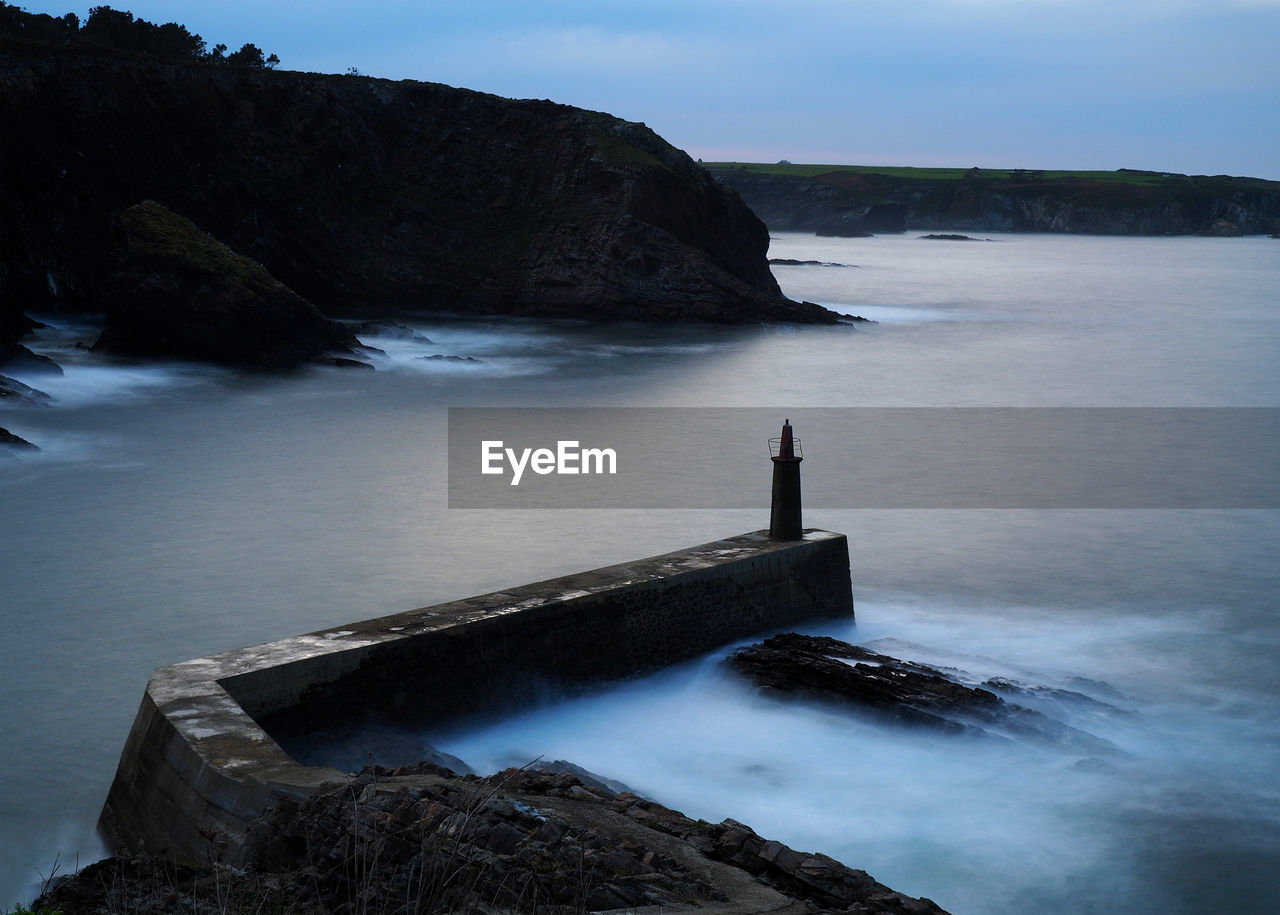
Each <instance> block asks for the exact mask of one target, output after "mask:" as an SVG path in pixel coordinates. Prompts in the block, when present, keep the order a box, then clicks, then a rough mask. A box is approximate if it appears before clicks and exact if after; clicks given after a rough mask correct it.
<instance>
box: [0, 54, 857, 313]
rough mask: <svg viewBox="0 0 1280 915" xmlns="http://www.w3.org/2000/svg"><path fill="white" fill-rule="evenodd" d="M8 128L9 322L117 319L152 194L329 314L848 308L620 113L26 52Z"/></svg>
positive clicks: (0, 304) (696, 172)
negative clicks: (126, 270) (55, 315)
mask: <svg viewBox="0 0 1280 915" xmlns="http://www.w3.org/2000/svg"><path fill="white" fill-rule="evenodd" d="M0 122H3V123H4V125H5V128H4V129H5V138H4V150H3V152H4V155H3V156H2V157H0V189H2V194H0V216H2V217H3V218H2V220H0V244H2V248H0V252H2V254H0V312H2V313H7V314H9V315H10V316H11V317H12V315H13V313H14V312H15V311H18V310H28V311H33V310H34V311H38V310H47V309H54V308H63V309H76V310H88V311H100V310H101V308H102V306H101V295H102V284H103V281H104V280H103V278H104V276H105V275H106V272H107V269H108V267H109V266H110V265H109V260H110V257H111V249H112V221H113V217H116V216H118V214H119V213H120V212H122V211H123V210H125V209H126V208H128V207H130V206H132V205H134V204H136V203H138V202H139V201H141V200H144V199H153V200H156V201H159V202H160V203H162V204H164V205H165V206H166V207H168V208H169V209H170V210H172V211H173V212H175V213H177V214H179V215H181V216H183V217H186V218H187V219H190V220H192V221H193V222H194V223H196V224H197V225H199V226H200V227H201V228H202V229H204V230H205V231H207V232H209V233H210V234H211V235H213V236H214V237H216V238H217V239H218V240H219V241H221V242H223V243H225V244H226V245H227V246H228V247H230V248H231V249H232V250H234V251H236V252H237V253H239V254H242V255H245V256H248V257H251V258H254V259H256V260H257V261H259V262H261V263H262V264H263V266H264V267H265V268H266V269H267V270H268V271H270V273H271V274H272V275H273V276H275V277H276V278H278V279H279V280H280V281H281V282H283V283H284V284H285V285H287V286H288V287H290V288H291V289H293V290H294V291H295V292H297V293H298V294H299V295H300V296H302V297H303V298H305V299H307V300H309V301H311V302H313V303H315V304H316V305H317V306H318V307H320V308H321V309H322V310H323V311H326V312H330V313H332V312H344V313H352V312H365V313H369V312H392V311H395V310H399V309H426V310H441V311H457V312H484V313H499V314H501V313H507V314H537V315H565V316H577V317H590V318H605V319H638V320H672V321H689V320H705V321H754V320H784V321H823V322H825V321H831V320H834V316H833V315H831V314H830V313H828V312H826V311H825V310H823V309H821V308H818V307H817V306H808V305H803V304H800V303H796V302H791V301H789V300H787V299H785V298H784V297H783V296H782V295H781V294H780V292H779V290H778V286H777V284H776V282H775V281H774V279H773V277H772V275H771V274H770V272H769V268H768V263H767V260H766V252H767V246H768V235H767V231H766V229H765V227H764V226H763V225H762V224H761V223H760V221H759V220H758V219H757V218H756V217H755V216H754V215H753V214H752V213H751V212H750V211H749V210H748V209H747V208H746V207H745V206H743V205H742V203H741V201H740V200H739V199H738V197H737V195H736V194H735V193H733V192H732V191H729V190H727V189H726V188H724V187H722V186H721V185H720V184H718V183H717V182H716V181H714V180H713V179H712V178H711V177H710V176H709V175H708V174H707V173H706V172H705V171H703V170H702V169H700V168H699V167H698V166H697V165H696V164H694V163H693V162H692V161H691V160H690V159H689V158H688V156H686V155H685V154H684V153H682V152H680V151H679V150H676V149H675V148H673V147H672V146H670V145H669V144H667V143H666V142H664V141H663V140H662V139H661V138H659V137H657V136H656V135H655V134H654V133H653V132H652V131H650V130H648V129H647V128H645V127H644V126H643V125H640V124H631V123H627V122H624V121H620V120H618V119H616V118H613V117H610V116H608V115H605V114H599V113H594V112H588V111H583V110H580V109H575V108H570V107H566V106H564V105H557V104H553V103H551V102H546V101H542V102H537V101H523V102H521V101H511V100H507V99H501V98H497V97H494V96H489V95H484V94H481V93H476V92H470V91H466V90H460V89H452V88H448V87H445V86H441V85H435V84H427V83H417V82H410V81H404V82H390V81H386V80H376V79H370V78H365V77H354V76H325V75H317V74H302V73H279V72H273V71H267V70H245V69H236V68H229V67H211V66H202V65H198V64H195V65H184V64H175V63H165V62H161V61H157V60H139V59H128V58H121V57H113V56H107V55H99V54H94V53H90V52H85V51H76V50H73V49H63V50H58V49H43V50H40V49H32V48H30V47H25V46H21V45H16V44H12V43H8V44H0ZM6 320H8V319H6Z"/></svg>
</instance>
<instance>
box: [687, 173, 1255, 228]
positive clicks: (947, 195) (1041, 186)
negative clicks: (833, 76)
mask: <svg viewBox="0 0 1280 915" xmlns="http://www.w3.org/2000/svg"><path fill="white" fill-rule="evenodd" d="M707 168H708V170H709V171H711V173H712V174H714V175H715V176H716V178H717V179H719V180H720V181H722V182H723V183H724V184H725V185H727V186H728V187H732V188H733V189H735V190H736V191H737V192H738V193H739V194H741V195H742V198H743V200H745V201H746V202H747V204H748V205H749V206H750V207H751V209H752V210H754V211H755V213H756V215H757V216H759V217H760V218H761V219H763V220H764V221H765V222H766V223H767V224H768V225H769V228H770V229H773V230H774V231H779V232H786V231H793V232H816V233H817V234H819V235H842V236H858V235H866V234H874V233H877V232H903V231H907V230H912V229H919V230H932V229H972V230H979V231H987V232H997V231H1004V232H1067V233H1074V232H1080V233H1093V234H1100V235H1247V234H1261V233H1271V232H1280V182H1277V181H1264V180H1262V179H1258V178H1234V177H1230V176H1227V175H1215V176H1206V175H1195V176H1189V175H1174V174H1166V173H1161V172H1142V171H1132V170H1125V169H1121V170H1120V171H1118V172H1101V173H1090V172H1077V173H1070V172H1066V173H1053V172H1048V173H1046V172H1037V171H1027V170H1024V169H1014V170H1012V171H1003V170H1001V171H986V170H983V169H978V168H973V169H969V170H967V171H965V170H963V169H886V170H885V171H883V172H880V171H876V170H874V169H869V168H839V167H835V166H833V167H831V168H830V169H829V170H822V168H821V167H819V166H795V167H790V166H788V165H785V164H782V163H780V164H779V165H777V166H768V165H752V164H742V163H716V164H714V165H708V166H707Z"/></svg>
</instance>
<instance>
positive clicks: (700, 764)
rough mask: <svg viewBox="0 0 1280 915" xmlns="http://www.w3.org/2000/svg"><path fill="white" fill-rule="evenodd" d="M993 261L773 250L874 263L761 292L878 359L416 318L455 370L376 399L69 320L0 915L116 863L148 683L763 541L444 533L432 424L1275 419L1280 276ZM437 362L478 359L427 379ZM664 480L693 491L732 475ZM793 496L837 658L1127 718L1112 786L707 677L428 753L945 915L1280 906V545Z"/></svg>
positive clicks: (772, 334)
mask: <svg viewBox="0 0 1280 915" xmlns="http://www.w3.org/2000/svg"><path fill="white" fill-rule="evenodd" d="M989 237H990V238H992V239H993V240H992V241H981V242H944V241H923V240H920V239H918V238H916V237H915V236H914V235H907V236H897V237H892V236H890V237H878V238H872V239H818V238H814V237H812V236H804V235H783V236H780V237H778V238H776V239H775V241H774V244H773V250H772V251H771V254H772V255H773V256H776V257H789V258H795V259H802V260H820V261H825V262H834V263H841V264H849V265H856V266H848V267H811V266H799V267H797V266H777V267H775V268H774V269H775V275H776V276H777V277H778V279H779V282H780V283H781V284H782V286H783V289H784V290H785V291H786V292H787V293H788V294H789V295H791V296H793V297H796V298H805V299H809V300H812V301H818V302H822V303H824V304H828V305H830V306H832V307H835V308H837V309H839V310H842V311H846V312H848V313H856V314H863V315H865V316H867V317H870V318H874V319H875V320H877V321H878V322H879V323H878V324H875V325H870V326H860V327H837V328H796V327H781V328H778V327H774V328H764V327H748V328H651V327H640V326H623V327H607V328H599V327H593V326H591V325H586V324H579V323H575V322H533V321H440V320H423V321H422V322H420V323H416V324H415V326H416V327H417V329H418V330H420V331H421V333H423V334H425V335H426V336H427V337H429V338H431V340H432V341H433V342H430V343H428V342H425V341H422V340H412V339H408V340H405V339H394V338H390V337H380V338H378V339H370V340H368V341H367V342H371V343H373V344H375V345H377V346H380V347H382V348H383V349H385V350H386V356H384V357H378V360H377V361H378V368H379V371H377V372H355V371H345V372H344V371H340V370H333V369H314V370H309V371H306V372H301V373H299V374H296V375H290V376H286V377H279V376H271V375H252V374H242V373H234V372H229V371H222V370H217V369H209V368H203V367H192V366H186V365H160V366H156V365H145V366H131V365H126V364H115V363H107V362H103V361H102V360H100V359H98V358H97V357H94V356H91V355H90V354H87V353H85V352H83V351H82V350H79V349H76V348H74V347H73V346H72V345H71V344H72V342H73V341H74V340H76V339H83V338H86V337H89V336H91V334H92V331H91V329H88V328H80V327H76V326H74V325H68V324H64V323H62V322H58V321H57V319H56V318H54V319H52V320H53V321H54V322H55V323H57V324H58V325H59V327H58V328H55V329H53V330H50V331H45V332H42V336H41V338H39V339H37V340H35V341H34V343H33V344H32V346H33V348H35V349H37V350H42V351H46V352H49V353H50V354H52V355H54V356H55V357H56V358H58V359H59V360H60V361H61V362H62V363H63V365H64V366H65V368H66V374H65V376H63V377H62V378H51V377H49V376H37V375H34V374H33V375H18V377H19V378H20V379H21V380H23V381H26V382H27V383H29V384H31V385H33V386H35V387H38V388H41V389H44V390H46V391H48V392H49V393H50V394H53V395H54V396H55V397H56V398H57V402H56V404H55V405H53V406H49V407H45V408H36V407H30V408H22V407H14V406H11V405H4V406H3V407H0V426H5V427H6V428H9V429H10V430H12V431H14V432H16V433H18V434H20V435H22V436H24V437H25V438H28V439H30V440H32V441H35V442H36V443H37V444H39V445H41V447H42V448H43V449H44V450H43V451H42V453H41V454H39V455H35V456H32V457H28V458H23V459H21V460H15V461H8V462H5V463H4V464H0V624H2V625H3V633H4V637H3V639H2V640H0V700H2V701H0V734H2V735H3V740H4V750H5V752H4V753H3V755H0V785H3V789H0V906H2V905H4V904H7V903H9V902H12V901H14V900H17V899H18V898H23V897H27V896H29V895H30V893H31V890H32V888H33V887H32V883H33V881H35V880H36V879H38V876H37V875H38V873H39V872H46V873H47V872H48V870H49V869H50V867H51V866H52V865H53V862H54V856H55V855H57V854H59V853H60V854H61V863H62V866H63V868H64V869H65V868H66V867H67V866H69V865H73V864H74V862H75V859H76V856H77V854H78V855H79V860H80V861H81V863H83V862H85V861H86V860H88V859H91V858H92V857H94V856H95V855H96V854H98V853H100V850H99V849H98V847H97V845H96V841H95V839H94V837H93V825H94V822H95V820H96V817H97V813H98V810H99V809H100V807H101V804H102V801H103V799H104V797H105V794H106V790H107V787H108V785H109V784H110V780H111V777H112V774H113V773H114V768H115V763H116V760H117V758H118V754H119V752H120V749H121V746H122V744H123V741H124V738H125V735H126V734H127V732H128V728H129V725H130V723H131V721H132V718H133V715H134V712H135V711H136V709H137V705H138V702H139V699H140V698H141V694H142V689H143V686H144V684H145V682H146V678H147V676H148V675H149V674H150V672H151V671H152V670H153V669H155V668H156V667H158V666H160V665H163V664H167V663H172V662H175V661H179V660H183V659H186V658H189V657H195V656H199V655H201V654H207V653H211V652H215V651H219V650H223V649H228V648H234V647H238V646H242V645H248V644H254V643H257V642H261V641H265V640H268V639H273V638H278V637H282V636H286V635H291V634H296V633H299V632H304V631H309V630H313V629H317V628H321V627H324V626H329V625H338V624H341V623H343V622H346V621H349V620H351V619H358V618H364V617H369V616H374V615H381V614H386V613H391V612H395V611H397V610H402V609H408V608H411V607H415V606H422V605H426V604H430V603H435V602H437V601H441V600H446V599H451V598H457V597H462V596H466V595H469V594H477V593H483V592H485V591H489V590H494V589H496V588H499V587H502V586H506V585H512V584H519V583H523V582H526V581H530V580H535V579H541V578H547V577H551V576H554V575H559V574H565V573H569V572H573V571H577V570H581V569H585V568H591V567H595V566H598V565H602V564H606V563H612V562H618V561H622V560H625V559H628V558H634V557H636V556H639V555H649V554H653V553H659V552H664V551H667V550H672V549H678V548H680V547H683V546H688V545H691V544H694V543H700V542H703V541H706V540H710V539H715V538H718V537H721V536H726V535H730V534H735V533H740V532H742V531H746V530H751V529H755V528H758V527H761V526H763V525H764V524H765V519H764V518H762V517H759V516H758V513H756V512H748V511H728V510H725V511H698V512H693V511H674V510H667V511H644V510H629V511H623V512H619V511H587V510H579V511H537V510H525V511H515V510H511V511H497V510H484V511H479V510H475V511H459V510H453V511H449V510H447V509H446V504H447V502H446V490H445V470H446V460H445V459H446V448H445V445H446V422H445V409H446V408H447V407H451V406H477V405H501V406H519V405H537V406H555V405H591V406H609V405H627V406H633V405H635V406H668V405H672V406H675V405H678V406H699V407H717V406H726V407H727V406H776V407H777V408H778V409H779V412H780V414H782V413H785V412H786V411H787V410H788V409H796V408H799V407H804V406H935V407H936V406H1129V407H1133V406H1153V407H1157V406H1159V407H1163V406H1196V407H1206V406H1207V407H1213V406H1263V407H1276V406H1280V316H1278V315H1277V302H1276V298H1275V290H1276V289H1280V242H1276V241H1274V240H1270V239H1262V238H1245V239H1195V238H1185V239H1184V238H1177V239H1117V238H1102V237H1086V236H1043V235H998V236H989ZM435 353H441V354H453V355H470V356H473V357H475V358H476V359H477V360H479V361H476V362H458V361H446V360H427V359H421V358H419V357H421V356H426V355H432V354H435ZM797 431H798V433H799V434H800V435H801V436H803V435H804V433H805V430H804V429H799V430H797ZM775 434H776V430H775V429H765V430H761V440H762V442H763V440H764V439H765V438H768V437H769V436H771V435H775ZM678 445H679V443H673V448H672V454H673V456H674V459H675V460H678V461H679V462H680V463H681V464H682V465H683V466H685V467H687V472H688V473H689V474H694V475H697V474H709V473H714V472H715V460H714V456H713V455H698V454H684V453H681V451H680V449H679V447H678ZM762 451H763V445H762ZM1260 459H1266V456H1260ZM820 461H821V462H839V463H841V464H843V465H845V466H847V467H848V472H849V473H850V474H856V473H857V471H858V465H857V462H858V455H857V449H856V447H854V446H853V444H852V443H850V445H849V447H846V448H841V449H837V453H823V454H815V453H813V452H812V451H811V450H808V449H806V466H810V465H813V464H816V463H817V462H820ZM769 471H770V468H769V466H768V465H767V463H766V464H765V465H764V466H762V468H761V477H760V480H759V481H757V483H758V485H760V486H761V487H762V488H767V486H768V479H769ZM744 485H753V484H752V482H751V481H744ZM806 498H807V500H808V502H807V505H806V523H807V524H809V525H813V526H821V527H826V528H830V529H833V530H841V531H845V532H847V533H848V534H849V537H850V546H851V551H852V561H853V566H854V595H855V600H856V602H857V609H858V620H857V626H856V628H855V627H852V626H847V625H843V626H838V627H835V628H834V629H829V630H828V631H831V632H832V633H833V634H836V635H839V636H840V637H844V638H849V639H852V640H857V641H859V642H866V641H877V643H878V644H881V645H883V646H884V650H886V651H888V653H896V654H899V655H900V656H911V657H914V658H917V659H919V660H924V661H934V662H936V663H946V664H948V665H950V666H955V667H961V668H964V669H965V670H966V671H969V672H971V673H973V674H974V675H976V676H985V675H988V674H990V673H1003V674H1006V675H1013V676H1017V677H1018V678H1019V679H1023V680H1026V681H1028V682H1042V683H1046V684H1050V685H1057V684H1063V683H1069V682H1073V681H1072V678H1075V677H1087V678H1090V679H1092V680H1094V681H1101V682H1105V683H1106V684H1109V685H1110V687H1112V688H1114V690H1115V691H1116V692H1117V693H1118V694H1119V696H1120V697H1121V698H1118V699H1115V700H1114V701H1115V703H1116V704H1117V705H1120V706H1123V707H1124V708H1126V709H1129V710H1132V711H1133V712H1134V713H1135V716H1134V717H1132V718H1116V717H1102V718H1099V719H1097V720H1087V721H1086V720H1078V719H1077V720H1074V721H1073V723H1076V724H1079V725H1080V726H1082V727H1086V728H1087V729H1089V730H1091V731H1093V732H1094V733H1097V734H1100V735H1101V736H1105V737H1107V738H1109V739H1111V740H1112V741H1114V742H1115V743H1116V744H1118V745H1119V746H1120V747H1121V748H1122V749H1124V750H1125V751H1126V752H1127V754H1128V755H1127V756H1126V757H1124V758H1123V759H1121V760H1119V761H1115V762H1113V763H1111V764H1109V765H1105V766H1103V765H1094V764H1085V765H1080V764H1079V763H1080V760H1079V759H1078V758H1076V757H1072V756H1070V755H1066V754H1062V753H1060V752H1057V751H1046V750H1036V749H1032V748H1028V747H1025V746H1022V745H1017V744H1014V745H1004V744H1000V745H993V744H989V743H986V742H980V741H979V742H973V741H955V740H946V739H944V738H941V737H937V736H934V735H929V734H918V733H913V732H904V731H898V730H892V729H885V728H882V727H879V726H876V725H873V724H869V723H866V722H861V721H850V720H847V719H844V718H837V717H833V716H831V715H830V714H829V713H823V712H816V711H807V710H804V709H803V708H800V707H798V706H794V705H781V704H777V703H774V702H771V701H766V700H763V699H759V698H757V697H754V696H752V695H751V694H750V693H749V692H748V691H746V690H745V689H743V688H742V686H741V685H740V684H738V683H737V682H736V681H733V680H732V679H731V678H728V677H726V675H725V674H724V672H723V670H722V668H720V667H719V666H718V665H717V663H716V660H715V659H704V660H703V661H700V662H697V663H694V664H690V665H687V666H685V667H682V668H679V669H676V670H672V671H668V672H665V673H663V674H661V675H659V676H657V677H656V678H654V679H653V680H652V681H646V682H644V683H632V684H627V685H625V686H624V687H620V688H619V689H617V690H614V691H610V692H608V693H606V694H603V695H600V696H595V697H587V698H583V699H580V700H576V701H574V702H571V703H568V704H567V705H563V706H557V707H555V708H553V709H543V710H534V711H532V712H530V713H528V714H527V715H524V716H521V717H520V718H518V719H516V720H513V721H507V722H503V723H500V724H498V725H492V724H478V725H477V726H476V727H475V728H473V729H471V730H469V731H468V732H466V733H456V734H444V735H431V736H433V737H437V738H441V740H440V742H441V743H442V745H444V747H445V748H446V749H449V750H451V751H452V752H455V753H457V754H458V755H460V756H462V757H463V758H465V759H468V760H470V761H471V762H472V763H473V764H475V765H484V764H486V763H492V764H493V765H499V764H506V763H507V762H511V761H520V762H524V761H528V759H531V758H533V757H534V756H538V755H543V756H546V757H548V758H568V759H572V760H574V761H575V762H578V763H580V764H582V765H585V766H587V767H588V768H593V769H596V770H598V771H601V772H602V773H604V774H607V775H610V776H612V777H615V778H618V779H621V780H623V781H625V782H627V783H628V784H630V785H632V786H633V787H635V788H636V789H638V790H642V791H645V792H647V793H650V794H651V795H653V796H654V797H655V798H657V799H658V800H660V801H663V802H664V803H667V804H668V805H670V806H673V807H676V808H678V809H681V810H684V811H685V812H686V813H688V814H690V815H694V816H701V817H704V818H707V819H720V818H723V817H726V816H729V817H733V818H734V819H738V820H741V821H743V822H746V823H749V824H750V825H752V826H753V827H754V828H755V829H757V830H758V831H759V832H760V833H761V834H763V835H767V836H770V837H775V838H778V839H781V840H783V841H786V842H788V843H790V844H792V845H795V846H797V847H800V848H804V849H808V850H821V851H825V852H827V853H829V854H832V855H835V856H836V857H838V858H840V859H842V860H844V861H845V862H846V863H849V864H851V865H852V866H855V867H862V868H865V869H867V870H868V871H869V872H870V873H871V874H872V875H873V876H875V877H876V878H877V879H880V880H882V881H884V882H886V883H889V884H890V885H892V886H894V887H895V888H898V889H901V890H903V891H905V892H909V893H911V894H913V895H927V896H929V897H931V898H933V899H935V900H936V901H938V902H939V903H940V904H942V905H943V906H944V907H946V908H948V909H951V910H952V911H955V912H957V913H987V912H992V913H995V912H1000V913H1014V912H1026V911H1038V912H1059V913H1064V915H1065V913H1078V912H1090V911H1099V912H1101V911H1131V912H1187V913H1192V912H1210V911H1220V910H1224V908H1225V909H1226V910H1230V911H1233V912H1259V913H1261V912H1271V911H1275V910H1277V909H1278V908H1280V887H1278V886H1277V881H1276V878H1275V876H1274V875H1275V874H1276V873H1280V776H1278V775H1277V774H1276V772H1277V770H1278V769H1280V766H1277V765H1276V761H1277V760H1280V721H1278V719H1280V667H1278V666H1277V664H1276V659H1277V657H1278V656H1280V623H1278V621H1277V607H1276V604H1277V595H1278V594H1280V587H1278V585H1280V562H1278V561H1277V546H1278V545H1280V517H1278V514H1280V513H1277V512H1274V511H1262V510H1253V511H1248V510H1239V511H1189V510H1186V511H1174V510H1165V511H1121V510H1109V511H1106V510H1056V511H1029V510H1020V511H1012V510H1009V511H997V510H981V511H980V510H968V511H956V510H952V511H943V510H932V511H930V510H913V511H887V510H886V511H870V510H864V511H837V510H831V509H826V508H824V507H823V500H822V493H821V492H814V491H807V492H806ZM880 640H890V641H880Z"/></svg>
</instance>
